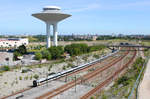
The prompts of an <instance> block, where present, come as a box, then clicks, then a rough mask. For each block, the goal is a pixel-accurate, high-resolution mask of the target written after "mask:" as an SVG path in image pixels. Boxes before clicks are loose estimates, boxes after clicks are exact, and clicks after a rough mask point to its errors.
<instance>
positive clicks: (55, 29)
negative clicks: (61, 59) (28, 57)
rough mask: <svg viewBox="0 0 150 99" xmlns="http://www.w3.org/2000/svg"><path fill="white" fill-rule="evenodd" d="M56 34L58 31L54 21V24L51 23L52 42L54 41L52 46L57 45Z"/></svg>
mask: <svg viewBox="0 0 150 99" xmlns="http://www.w3.org/2000/svg"><path fill="white" fill-rule="evenodd" d="M57 34H58V32H57V23H55V24H53V36H54V41H53V43H54V46H57V45H58V44H57Z"/></svg>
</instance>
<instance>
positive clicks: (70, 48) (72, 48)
mask: <svg viewBox="0 0 150 99" xmlns="http://www.w3.org/2000/svg"><path fill="white" fill-rule="evenodd" d="M103 48H105V46H104V45H94V46H89V47H88V45H87V44H71V45H67V46H65V52H67V53H69V54H70V55H71V56H76V55H80V54H84V53H89V52H93V51H98V50H101V49H103Z"/></svg>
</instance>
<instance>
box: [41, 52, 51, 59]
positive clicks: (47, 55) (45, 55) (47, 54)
mask: <svg viewBox="0 0 150 99" xmlns="http://www.w3.org/2000/svg"><path fill="white" fill-rule="evenodd" d="M41 53H42V58H45V59H47V60H51V58H52V55H51V53H50V52H49V51H48V50H43V51H42V52H41Z"/></svg>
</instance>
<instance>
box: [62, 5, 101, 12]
mask: <svg viewBox="0 0 150 99" xmlns="http://www.w3.org/2000/svg"><path fill="white" fill-rule="evenodd" d="M98 8H100V5H99V4H89V5H87V6H85V7H79V8H73V9H65V10H64V11H66V12H83V11H88V10H94V9H98Z"/></svg>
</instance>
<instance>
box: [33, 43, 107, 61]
mask: <svg viewBox="0 0 150 99" xmlns="http://www.w3.org/2000/svg"><path fill="white" fill-rule="evenodd" d="M103 48H105V46H104V45H94V46H88V45H87V44H84V43H81V44H71V45H66V46H65V47H63V46H52V47H50V48H48V49H46V50H43V51H41V52H37V53H35V59H37V60H41V59H47V60H51V59H53V60H55V59H60V58H61V57H62V55H63V54H64V52H67V53H69V54H70V56H77V55H81V54H85V53H89V52H93V51H98V50H102V49H103Z"/></svg>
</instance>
